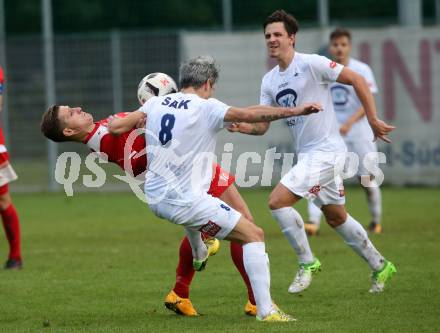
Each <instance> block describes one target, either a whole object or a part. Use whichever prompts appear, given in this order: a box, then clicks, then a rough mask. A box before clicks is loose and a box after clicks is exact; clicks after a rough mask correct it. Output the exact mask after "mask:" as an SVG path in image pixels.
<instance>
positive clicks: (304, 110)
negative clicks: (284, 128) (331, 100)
mask: <svg viewBox="0 0 440 333" xmlns="http://www.w3.org/2000/svg"><path fill="white" fill-rule="evenodd" d="M294 110H295V112H294V113H295V116H307V115H309V114H312V113H317V112H320V111H323V110H324V109H323V108H322V106H321V104H319V103H306V104H303V105H300V106H298V107H296V108H294Z"/></svg>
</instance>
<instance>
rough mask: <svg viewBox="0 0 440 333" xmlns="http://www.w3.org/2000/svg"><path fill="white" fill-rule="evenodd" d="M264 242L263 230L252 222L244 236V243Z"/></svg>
mask: <svg viewBox="0 0 440 333" xmlns="http://www.w3.org/2000/svg"><path fill="white" fill-rule="evenodd" d="M253 242H264V231H263V229H261V228H260V227H258V226H256V225H255V224H252V227H251V228H249V233H248V235H247V237H246V243H253Z"/></svg>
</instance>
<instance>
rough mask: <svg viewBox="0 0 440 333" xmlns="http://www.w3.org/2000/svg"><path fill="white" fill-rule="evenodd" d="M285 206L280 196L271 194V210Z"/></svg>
mask: <svg viewBox="0 0 440 333" xmlns="http://www.w3.org/2000/svg"><path fill="white" fill-rule="evenodd" d="M283 207H284V206H283V204H282V202H281V200H280V198H279V197H278V196H276V195H272V194H271V195H270V196H269V208H270V209H271V210H274V209H279V208H283Z"/></svg>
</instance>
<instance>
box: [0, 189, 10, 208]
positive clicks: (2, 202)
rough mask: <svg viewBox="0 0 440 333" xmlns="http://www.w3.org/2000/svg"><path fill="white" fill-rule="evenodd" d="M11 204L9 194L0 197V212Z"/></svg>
mask: <svg viewBox="0 0 440 333" xmlns="http://www.w3.org/2000/svg"><path fill="white" fill-rule="evenodd" d="M10 204H11V196H10V195H9V193H5V194H1V195H0V211H2V210H5V209H6V208H8V207H9V205H10Z"/></svg>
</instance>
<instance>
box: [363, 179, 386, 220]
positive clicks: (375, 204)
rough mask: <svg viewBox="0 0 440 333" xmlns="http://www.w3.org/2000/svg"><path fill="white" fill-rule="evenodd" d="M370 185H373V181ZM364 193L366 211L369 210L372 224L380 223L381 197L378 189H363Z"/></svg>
mask: <svg viewBox="0 0 440 333" xmlns="http://www.w3.org/2000/svg"><path fill="white" fill-rule="evenodd" d="M371 183H375V181H374V180H373V181H372V182H371ZM365 192H366V194H367V201H368V209H369V210H370V214H371V216H372V221H373V222H374V223H380V218H381V216H382V195H381V192H380V187H379V186H374V187H365Z"/></svg>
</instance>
